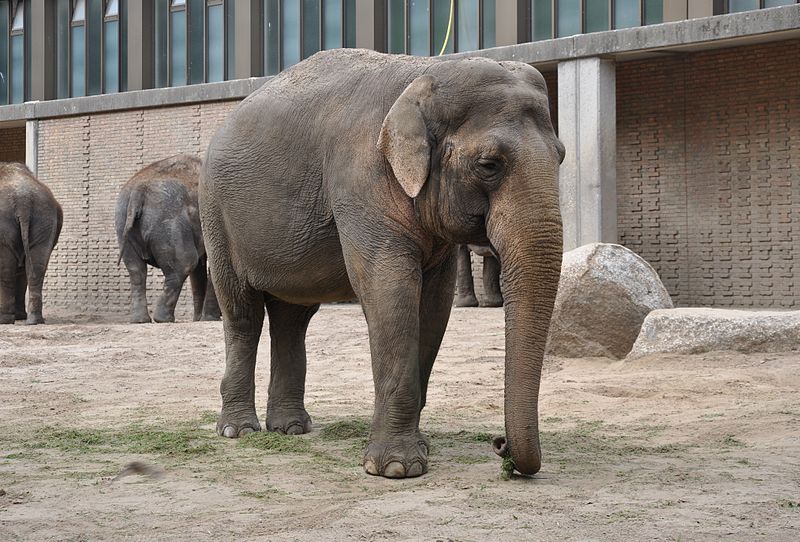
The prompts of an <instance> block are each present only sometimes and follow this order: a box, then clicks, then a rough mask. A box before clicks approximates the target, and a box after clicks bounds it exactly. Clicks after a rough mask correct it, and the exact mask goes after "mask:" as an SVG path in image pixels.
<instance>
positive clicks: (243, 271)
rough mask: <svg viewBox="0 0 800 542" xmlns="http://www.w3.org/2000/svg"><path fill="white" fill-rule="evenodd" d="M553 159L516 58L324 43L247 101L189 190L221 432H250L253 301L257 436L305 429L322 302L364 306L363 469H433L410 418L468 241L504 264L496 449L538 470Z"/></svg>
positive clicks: (531, 85)
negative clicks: (211, 295) (213, 347)
mask: <svg viewBox="0 0 800 542" xmlns="http://www.w3.org/2000/svg"><path fill="white" fill-rule="evenodd" d="M563 156H564V147H563V145H562V144H561V143H560V142H559V140H558V138H557V137H556V134H555V133H554V131H553V127H552V124H551V121H550V112H549V108H548V99H547V87H546V86H545V81H544V78H543V77H542V75H541V74H540V73H539V72H538V71H537V70H535V69H534V68H532V67H530V66H528V65H526V64H521V63H516V62H501V63H497V62H494V61H490V60H486V59H471V60H444V61H443V60H441V59H434V58H417V57H408V56H392V55H385V54H380V53H375V52H371V51H364V50H335V51H326V52H321V53H318V54H316V55H314V56H313V57H311V58H309V59H308V60H306V61H304V62H302V63H300V64H298V65H296V66H294V67H292V68H290V69H288V70H286V71H285V72H283V73H281V74H280V75H278V76H277V77H275V78H274V79H272V80H270V81H269V82H267V83H266V84H265V85H264V86H263V87H261V88H260V89H259V90H257V91H256V92H254V93H253V94H251V95H250V96H249V97H248V98H246V99H245V100H244V101H243V102H242V103H241V104H240V105H239V106H238V107H237V108H236V109H235V110H234V111H233V112H232V113H231V115H230V116H229V117H228V119H227V120H226V121H225V123H224V124H223V125H222V126H221V128H220V129H219V130H218V131H217V132H216V133H215V135H214V136H213V138H212V140H211V143H210V145H209V147H208V152H207V154H206V160H205V171H204V175H203V176H202V178H201V182H200V215H201V218H202V221H203V227H204V230H203V233H204V235H205V239H206V247H207V249H208V252H209V259H210V262H211V270H212V275H213V277H214V280H215V285H216V287H217V295H218V297H219V301H220V306H221V308H222V315H223V327H224V331H225V346H226V368H225V374H224V376H223V379H222V384H221V394H222V412H221V414H220V417H219V420H218V422H217V431H218V432H219V434H221V435H224V436H226V437H237V436H241V435H243V434H245V433H248V432H251V431H258V430H260V424H259V421H258V416H257V414H256V408H255V404H254V393H255V382H254V370H255V363H256V349H257V347H258V342H259V336H260V334H261V331H262V326H263V322H264V315H265V307H266V313H267V314H268V315H269V330H270V336H271V341H272V342H271V345H272V347H271V358H272V360H271V372H270V384H269V395H268V399H267V416H266V426H267V429H269V430H272V431H280V432H285V433H303V432H307V431H309V430H310V428H311V420H310V418H309V415H308V413H307V412H306V409H305V405H304V399H303V396H304V387H305V376H306V352H305V344H304V343H305V334H306V329H307V326H308V323H309V320H310V319H311V317H312V316H313V315H314V313H315V312H316V311H317V309H318V307H319V304H320V303H323V302H329V301H337V300H348V299H352V298H357V299H358V300H359V301H360V302H361V305H362V308H363V311H364V314H365V316H366V319H367V325H368V329H369V343H370V350H371V355H372V372H373V380H374V385H375V405H374V414H373V418H372V427H371V431H370V437H369V443H368V445H367V448H366V451H365V455H364V468H365V470H366V471H367V472H368V473H370V474H375V475H383V476H386V477H398V478H399V477H410V476H418V475H420V474H422V473H424V472H426V471H427V463H428V459H427V456H428V444H427V441H426V439H425V437H424V436H423V435H422V433H420V430H419V418H420V411H421V409H422V408H423V407H424V406H425V398H426V392H427V387H428V379H429V376H430V373H431V368H432V366H433V362H434V359H435V358H436V354H437V352H438V350H439V345H440V343H441V340H442V336H443V334H444V331H445V327H446V326H447V320H448V318H449V315H450V309H451V306H452V303H453V291H454V286H455V284H454V283H455V271H456V265H455V264H456V261H455V245H456V244H458V243H472V244H477V245H483V246H492V247H493V249H494V250H495V251H496V252H497V254H498V255H499V256H500V258H501V259H502V264H503V273H504V287H505V292H504V293H505V297H506V304H505V315H506V389H505V407H506V408H505V412H506V433H507V437H506V439H507V441H506V440H504V439H503V438H500V439H498V440H497V441H496V443H495V446H496V448H497V449H499V450H500V451H502V449H508V450H510V454H511V457H512V459H513V461H514V462H515V464H516V468H517V469H518V470H519V471H520V472H523V473H528V474H531V473H535V472H537V471H538V470H539V467H540V450H539V431H538V392H539V379H540V375H541V369H542V360H543V356H544V347H545V340H546V338H547V332H548V328H549V325H550V316H551V312H552V309H553V302H554V299H555V295H556V289H557V287H558V279H559V273H560V267H561V249H562V243H561V216H560V211H559V203H558V177H557V172H558V166H559V163H560V161H561V160H562V159H563Z"/></svg>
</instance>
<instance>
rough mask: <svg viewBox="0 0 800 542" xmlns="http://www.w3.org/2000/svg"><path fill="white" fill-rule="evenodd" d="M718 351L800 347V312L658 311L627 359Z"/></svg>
mask: <svg viewBox="0 0 800 542" xmlns="http://www.w3.org/2000/svg"><path fill="white" fill-rule="evenodd" d="M714 350H733V351H736V352H744V353H751V352H792V351H798V350H800V311H744V310H726V309H705V308H683V309H660V310H654V311H652V312H651V313H650V314H648V315H647V317H646V318H645V320H644V323H643V324H642V329H641V331H640V332H639V336H638V337H637V338H636V342H635V343H634V345H633V349H632V350H631V352H630V354H628V357H627V358H626V359H633V358H640V357H643V356H647V355H649V354H663V353H676V354H699V353H702V352H711V351H714Z"/></svg>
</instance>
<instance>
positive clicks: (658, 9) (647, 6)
mask: <svg viewBox="0 0 800 542" xmlns="http://www.w3.org/2000/svg"><path fill="white" fill-rule="evenodd" d="M663 22H664V1H663V0H645V3H644V24H659V23H663Z"/></svg>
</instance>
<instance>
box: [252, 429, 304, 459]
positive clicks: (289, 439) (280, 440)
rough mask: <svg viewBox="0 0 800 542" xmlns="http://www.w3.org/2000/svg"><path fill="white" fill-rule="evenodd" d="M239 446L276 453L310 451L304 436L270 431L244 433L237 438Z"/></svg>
mask: <svg viewBox="0 0 800 542" xmlns="http://www.w3.org/2000/svg"><path fill="white" fill-rule="evenodd" d="M239 446H243V447H245V448H255V449H257V450H263V451H266V452H272V453H277V454H307V453H310V452H311V451H312V450H311V445H310V444H309V441H308V440H307V439H305V438H302V437H298V436H294V435H281V434H280V433H274V432H271V431H259V432H257V433H250V434H248V435H245V436H244V437H241V438H240V439H239Z"/></svg>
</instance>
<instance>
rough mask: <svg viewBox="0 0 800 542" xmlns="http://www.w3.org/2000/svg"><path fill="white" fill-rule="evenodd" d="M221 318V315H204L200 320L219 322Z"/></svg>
mask: <svg viewBox="0 0 800 542" xmlns="http://www.w3.org/2000/svg"><path fill="white" fill-rule="evenodd" d="M221 318H222V317H221V316H220V315H219V314H203V315H202V316H201V317H200V320H201V321H203V322H219V321H220V319H221Z"/></svg>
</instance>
